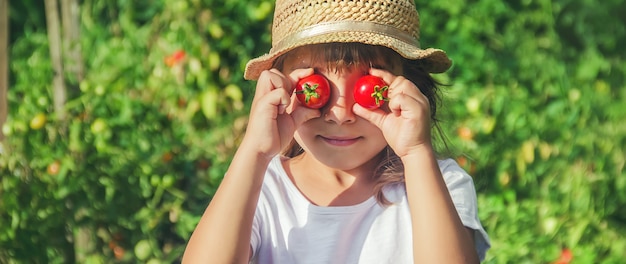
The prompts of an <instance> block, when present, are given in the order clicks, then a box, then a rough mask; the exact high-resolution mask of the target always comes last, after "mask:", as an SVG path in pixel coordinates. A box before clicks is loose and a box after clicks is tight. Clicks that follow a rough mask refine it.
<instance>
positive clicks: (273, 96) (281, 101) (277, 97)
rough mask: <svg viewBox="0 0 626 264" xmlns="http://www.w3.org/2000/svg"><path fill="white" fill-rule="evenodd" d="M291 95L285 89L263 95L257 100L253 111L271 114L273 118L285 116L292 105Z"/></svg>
mask: <svg viewBox="0 0 626 264" xmlns="http://www.w3.org/2000/svg"><path fill="white" fill-rule="evenodd" d="M290 96H291V95H290V94H288V93H287V92H286V91H285V90H284V89H275V90H272V91H270V92H268V93H267V94H263V95H262V96H261V97H260V98H255V103H254V104H253V109H255V110H256V111H257V112H258V111H261V112H267V113H271V115H272V117H274V118H275V117H276V115H278V114H283V113H285V111H286V108H287V106H288V105H289V103H290V100H291V99H290Z"/></svg>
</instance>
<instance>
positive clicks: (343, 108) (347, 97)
mask: <svg viewBox="0 0 626 264" xmlns="http://www.w3.org/2000/svg"><path fill="white" fill-rule="evenodd" d="M330 83H331V89H332V90H331V96H330V100H328V104H327V105H326V106H325V107H324V109H323V111H324V112H323V116H324V120H325V121H327V122H333V123H336V124H338V125H343V124H350V123H354V122H355V121H356V115H355V114H354V112H352V106H353V105H354V98H353V95H352V93H353V86H354V82H350V81H340V82H332V81H331V82H330Z"/></svg>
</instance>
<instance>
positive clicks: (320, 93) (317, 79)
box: [296, 74, 330, 109]
mask: <svg viewBox="0 0 626 264" xmlns="http://www.w3.org/2000/svg"><path fill="white" fill-rule="evenodd" d="M296 97H297V98H298V101H300V103H302V104H303V105H305V106H306V107H309V108H313V109H318V108H322V107H323V106H324V105H326V102H328V99H330V84H328V80H326V77H324V76H323V75H319V74H313V75H309V76H307V77H304V78H302V79H300V81H298V84H297V85H296Z"/></svg>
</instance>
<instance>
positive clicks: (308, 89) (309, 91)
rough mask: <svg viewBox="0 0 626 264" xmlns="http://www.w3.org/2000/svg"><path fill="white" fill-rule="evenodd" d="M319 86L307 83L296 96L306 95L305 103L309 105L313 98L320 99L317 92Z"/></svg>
mask: <svg viewBox="0 0 626 264" xmlns="http://www.w3.org/2000/svg"><path fill="white" fill-rule="evenodd" d="M318 86H319V84H314V85H310V84H308V83H305V84H304V85H302V90H301V91H297V92H296V94H304V102H305V103H308V102H309V100H311V97H315V98H320V95H319V93H318V92H317V91H316V90H317V87H318Z"/></svg>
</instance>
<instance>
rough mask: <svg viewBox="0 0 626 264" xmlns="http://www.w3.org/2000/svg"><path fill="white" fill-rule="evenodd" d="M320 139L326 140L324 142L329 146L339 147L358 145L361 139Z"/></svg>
mask: <svg viewBox="0 0 626 264" xmlns="http://www.w3.org/2000/svg"><path fill="white" fill-rule="evenodd" d="M320 138H322V140H324V142H326V143H328V144H329V145H332V146H338V147H345V146H350V145H352V144H354V143H356V142H357V141H358V140H359V139H360V137H356V138H340V137H323V136H320Z"/></svg>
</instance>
